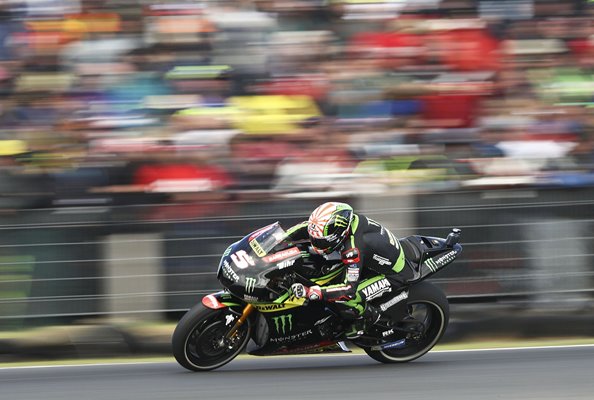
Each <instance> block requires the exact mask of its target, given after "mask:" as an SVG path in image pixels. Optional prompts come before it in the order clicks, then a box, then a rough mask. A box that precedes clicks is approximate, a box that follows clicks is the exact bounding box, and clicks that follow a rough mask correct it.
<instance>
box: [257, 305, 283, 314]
mask: <svg viewBox="0 0 594 400" xmlns="http://www.w3.org/2000/svg"><path fill="white" fill-rule="evenodd" d="M254 307H256V308H257V309H258V311H262V312H267V311H277V310H282V309H283V308H285V305H284V304H254Z"/></svg>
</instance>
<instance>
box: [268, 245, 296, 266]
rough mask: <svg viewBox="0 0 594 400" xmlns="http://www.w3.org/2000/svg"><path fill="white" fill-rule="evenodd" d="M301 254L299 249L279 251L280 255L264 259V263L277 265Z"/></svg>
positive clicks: (276, 254)
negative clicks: (276, 263)
mask: <svg viewBox="0 0 594 400" xmlns="http://www.w3.org/2000/svg"><path fill="white" fill-rule="evenodd" d="M300 254H301V251H300V250H299V248H297V247H291V248H290V249H287V250H282V251H279V252H278V253H274V254H271V255H269V256H266V257H264V261H266V262H267V263H275V262H279V261H282V260H286V259H287V258H291V257H295V256H298V255H300Z"/></svg>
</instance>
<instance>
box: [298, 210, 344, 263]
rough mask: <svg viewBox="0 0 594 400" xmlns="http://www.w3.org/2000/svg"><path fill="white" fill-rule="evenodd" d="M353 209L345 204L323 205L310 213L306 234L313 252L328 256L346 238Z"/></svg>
mask: <svg viewBox="0 0 594 400" xmlns="http://www.w3.org/2000/svg"><path fill="white" fill-rule="evenodd" d="M353 215H354V213H353V208H352V207H351V206H350V205H348V204H346V203H338V202H328V203H324V204H322V205H321V206H319V207H318V208H316V209H315V210H313V212H312V213H311V215H310V216H309V220H308V221H307V233H308V234H309V239H310V241H311V245H312V247H313V250H314V251H315V252H316V253H318V254H330V253H332V252H333V251H334V250H336V249H337V248H338V247H339V246H340V245H341V244H342V243H343V242H344V241H345V239H346V238H347V236H348V234H349V231H350V229H351V224H352V222H353Z"/></svg>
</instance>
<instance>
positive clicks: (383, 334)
mask: <svg viewBox="0 0 594 400" xmlns="http://www.w3.org/2000/svg"><path fill="white" fill-rule="evenodd" d="M393 334H394V329H390V330H388V331H384V332H382V337H386V336H390V335H393Z"/></svg>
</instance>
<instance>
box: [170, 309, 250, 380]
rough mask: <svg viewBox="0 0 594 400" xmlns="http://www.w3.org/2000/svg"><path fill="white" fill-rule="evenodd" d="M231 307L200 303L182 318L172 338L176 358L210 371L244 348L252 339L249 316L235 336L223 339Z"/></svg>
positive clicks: (181, 361)
mask: <svg viewBox="0 0 594 400" xmlns="http://www.w3.org/2000/svg"><path fill="white" fill-rule="evenodd" d="M226 315H229V312H228V309H222V310H212V309H210V308H206V307H204V306H203V305H202V304H197V305H196V306H194V307H193V308H192V309H190V310H189V311H188V312H187V313H186V314H185V315H184V316H183V317H182V319H181V320H180V321H179V323H178V324H177V326H176V328H175V331H174V332H173V336H172V339H171V345H172V350H173V355H174V356H175V359H176V360H177V362H178V363H179V364H180V365H181V366H183V367H184V368H186V369H189V370H190V371H209V370H213V369H215V368H219V367H222V366H223V365H225V364H227V363H228V362H229V361H231V360H233V359H234V358H235V357H237V355H239V353H241V352H242V351H243V349H244V348H245V346H246V345H247V343H248V342H249V340H250V335H251V325H250V322H249V319H248V320H246V322H245V323H244V324H243V325H242V326H240V327H239V329H238V330H237V333H236V336H235V337H234V339H232V340H230V341H226V340H224V338H225V335H226V334H227V332H229V330H230V326H227V325H226V318H225V316H226Z"/></svg>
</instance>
